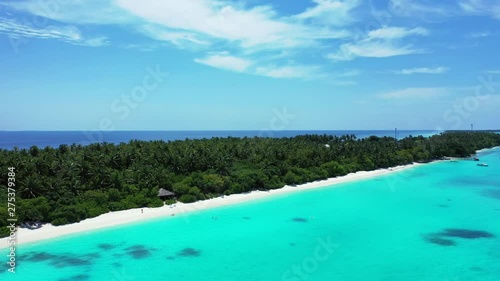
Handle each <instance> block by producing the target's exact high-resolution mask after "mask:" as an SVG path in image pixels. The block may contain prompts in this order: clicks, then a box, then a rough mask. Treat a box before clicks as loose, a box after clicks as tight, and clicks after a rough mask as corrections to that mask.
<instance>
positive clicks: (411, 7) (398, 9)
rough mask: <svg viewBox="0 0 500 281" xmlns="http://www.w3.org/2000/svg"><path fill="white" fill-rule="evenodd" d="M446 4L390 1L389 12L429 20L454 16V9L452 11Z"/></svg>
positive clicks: (411, 0)
mask: <svg viewBox="0 0 500 281" xmlns="http://www.w3.org/2000/svg"><path fill="white" fill-rule="evenodd" d="M445 4H446V3H440V2H436V1H432V3H429V2H428V1H427V2H425V1H421V0H390V1H389V3H388V6H389V11H391V12H392V13H393V14H395V15H397V16H408V17H419V18H425V19H429V17H431V18H436V17H443V16H448V15H450V14H452V12H453V9H450V7H449V5H448V6H447V5H445Z"/></svg>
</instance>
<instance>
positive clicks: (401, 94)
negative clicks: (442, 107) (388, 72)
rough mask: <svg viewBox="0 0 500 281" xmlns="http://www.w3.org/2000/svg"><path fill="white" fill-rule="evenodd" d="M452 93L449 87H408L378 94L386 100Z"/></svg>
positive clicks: (422, 97) (430, 96)
mask: <svg viewBox="0 0 500 281" xmlns="http://www.w3.org/2000/svg"><path fill="white" fill-rule="evenodd" d="M449 93H450V89H449V88H406V89H403V90H397V91H392V92H388V93H383V94H380V95H378V97H379V98H381V99H385V100H392V99H431V98H436V97H442V96H447V95H449Z"/></svg>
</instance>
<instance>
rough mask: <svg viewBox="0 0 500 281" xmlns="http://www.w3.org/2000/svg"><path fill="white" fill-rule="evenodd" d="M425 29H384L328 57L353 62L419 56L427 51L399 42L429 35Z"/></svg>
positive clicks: (344, 46)
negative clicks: (362, 59)
mask: <svg viewBox="0 0 500 281" xmlns="http://www.w3.org/2000/svg"><path fill="white" fill-rule="evenodd" d="M428 33H429V32H428V31H427V30H426V29H424V28H419V27H418V28H413V29H406V28H401V27H382V28H380V29H377V30H373V31H371V32H369V33H368V34H367V35H366V36H365V37H364V38H361V39H359V40H358V41H356V42H352V43H345V44H342V45H341V46H340V48H339V49H338V50H337V51H336V52H335V53H330V54H328V55H327V57H328V58H330V59H333V60H340V61H345V60H353V59H355V58H356V57H371V58H385V57H393V56H401V55H409V54H419V53H424V52H426V51H425V50H421V49H415V48H414V47H413V46H412V45H411V44H406V45H402V44H400V43H399V41H400V40H401V39H403V38H405V37H407V36H412V35H427V34H428Z"/></svg>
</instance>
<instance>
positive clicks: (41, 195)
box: [0, 132, 500, 236]
mask: <svg viewBox="0 0 500 281" xmlns="http://www.w3.org/2000/svg"><path fill="white" fill-rule="evenodd" d="M499 145H500V135H498V134H495V133H489V132H447V133H442V134H439V135H434V136H431V137H428V138H424V137H422V136H417V137H413V136H410V137H407V138H404V139H401V140H396V139H394V138H391V137H376V136H372V137H368V138H363V139H357V138H356V136H354V135H345V136H340V137H339V136H331V135H302V136H297V137H293V138H257V137H256V138H232V137H228V138H212V139H202V140H184V141H169V142H164V141H150V142H145V141H137V140H133V141H130V142H129V143H121V144H117V145H115V144H110V143H96V144H91V145H88V146H82V145H77V144H73V145H61V146H59V147H58V148H51V147H45V148H38V147H36V146H33V147H31V148H29V149H21V150H20V149H16V148H15V149H13V150H0V173H1V174H0V175H1V176H0V187H1V189H2V194H1V195H0V199H1V202H7V185H8V183H7V176H4V175H7V171H8V168H9V167H15V168H16V181H17V182H16V193H17V194H16V195H17V200H16V207H17V208H16V212H17V216H18V220H19V222H29V221H40V222H44V223H52V224H54V225H62V224H68V223H74V222H78V221H81V220H84V219H87V218H92V217H96V216H99V215H101V214H104V213H107V212H109V211H119V210H125V209H131V208H140V207H159V206H163V205H164V202H163V201H162V200H160V199H159V198H158V197H157V195H158V190H159V189H160V188H164V189H167V190H171V191H173V192H175V193H176V195H177V199H178V200H179V201H181V202H185V203H189V202H194V201H197V200H205V199H209V198H213V197H217V196H220V195H230V194H235V193H243V192H248V191H252V190H269V189H277V188H281V187H283V186H284V185H286V184H288V185H297V184H302V183H306V182H311V181H315V180H322V179H326V178H330V177H337V176H343V175H346V174H348V173H352V172H356V171H361V170H364V171H369V170H374V169H379V168H389V167H393V166H397V165H402V164H409V163H413V162H428V161H433V160H436V159H440V158H442V157H445V156H450V157H467V156H470V155H472V154H474V153H475V151H477V150H479V149H483V148H489V147H494V146H499ZM167 203H172V202H167ZM0 217H1V218H2V221H0V236H6V235H7V228H6V226H7V221H6V218H7V206H6V204H5V207H2V208H1V209H0Z"/></svg>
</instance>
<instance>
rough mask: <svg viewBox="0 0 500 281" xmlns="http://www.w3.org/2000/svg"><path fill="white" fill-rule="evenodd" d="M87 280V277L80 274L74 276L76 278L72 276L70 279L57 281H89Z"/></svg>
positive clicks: (88, 277)
mask: <svg viewBox="0 0 500 281" xmlns="http://www.w3.org/2000/svg"><path fill="white" fill-rule="evenodd" d="M89 279H90V276H89V275H87V274H80V275H76V276H72V277H68V278H62V279H59V281H84V280H89Z"/></svg>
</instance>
